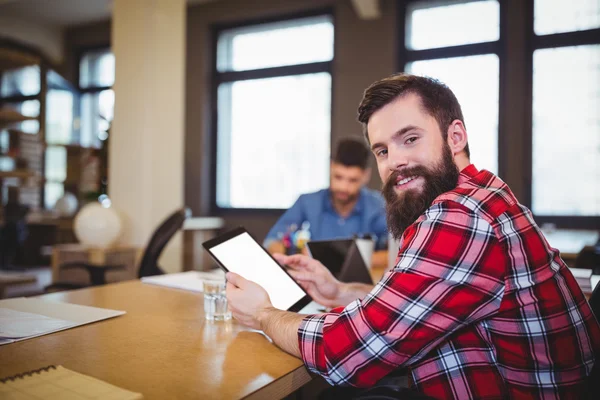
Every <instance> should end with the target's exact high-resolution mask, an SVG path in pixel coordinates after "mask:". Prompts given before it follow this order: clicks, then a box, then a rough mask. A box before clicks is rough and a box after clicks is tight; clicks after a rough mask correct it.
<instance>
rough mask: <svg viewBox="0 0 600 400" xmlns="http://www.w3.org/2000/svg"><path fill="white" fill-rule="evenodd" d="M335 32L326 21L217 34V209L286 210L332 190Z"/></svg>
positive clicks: (296, 21) (324, 18) (310, 19)
mask: <svg viewBox="0 0 600 400" xmlns="http://www.w3.org/2000/svg"><path fill="white" fill-rule="evenodd" d="M333 30H334V28H333V22H332V18H331V16H329V15H321V16H313V17H306V18H298V19H290V20H285V21H278V22H273V23H265V24H260V25H246V26H241V27H235V28H226V29H218V30H217V35H216V37H217V43H216V45H217V46H216V47H217V54H216V65H215V80H216V82H217V88H216V93H215V96H216V105H217V118H216V121H214V122H216V133H217V140H216V171H215V179H216V194H215V205H216V206H217V207H219V208H222V209H232V208H236V209H282V208H288V207H289V206H291V205H292V203H293V202H294V201H295V200H296V199H297V197H298V196H299V195H300V194H301V193H305V192H309V191H314V190H317V189H320V188H323V187H326V186H327V185H328V182H329V160H330V140H331V72H330V70H331V61H332V60H333V36H334V34H333ZM298 170H302V171H303V173H302V174H298V173H297V171H298Z"/></svg>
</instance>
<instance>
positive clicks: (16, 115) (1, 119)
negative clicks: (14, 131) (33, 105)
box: [0, 108, 37, 129]
mask: <svg viewBox="0 0 600 400" xmlns="http://www.w3.org/2000/svg"><path fill="white" fill-rule="evenodd" d="M35 119H37V117H26V116H24V115H23V114H21V113H20V112H18V111H15V110H13V109H11V108H0V129H4V128H6V127H8V126H9V125H12V124H15V123H18V122H23V121H29V120H35Z"/></svg>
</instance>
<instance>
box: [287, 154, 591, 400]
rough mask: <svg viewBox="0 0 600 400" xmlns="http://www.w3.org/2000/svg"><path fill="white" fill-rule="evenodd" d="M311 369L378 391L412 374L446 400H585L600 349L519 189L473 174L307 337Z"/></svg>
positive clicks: (318, 319)
mask: <svg viewBox="0 0 600 400" xmlns="http://www.w3.org/2000/svg"><path fill="white" fill-rule="evenodd" d="M298 336H299V343H300V351H301V353H302V358H303V360H304V362H305V364H306V365H307V367H308V368H309V369H310V370H311V371H312V372H315V373H317V374H319V375H322V376H323V377H325V379H327V380H328V381H329V383H331V384H335V385H353V386H358V387H369V386H372V385H373V384H375V383H376V382H377V381H379V380H380V379H381V378H383V377H384V376H386V375H387V374H389V373H390V372H392V371H394V370H397V369H399V368H408V369H409V370H410V373H411V374H412V379H413V382H414V384H415V386H416V388H417V389H418V390H419V391H421V392H422V393H424V394H426V395H429V396H432V397H434V398H436V399H461V400H462V399H490V398H494V399H496V398H519V399H521V398H532V399H533V398H535V399H541V398H543V399H554V398H562V399H566V398H573V399H579V398H581V396H582V391H583V386H584V382H585V379H586V376H587V375H588V374H589V373H590V371H591V369H592V366H593V364H594V352H595V351H598V350H600V327H599V325H598V322H597V321H596V319H595V318H594V316H593V314H592V311H591V309H590V307H589V305H588V303H587V301H586V300H585V297H584V296H583V294H582V292H581V290H580V288H579V286H578V285H577V283H576V282H575V279H574V278H573V276H572V275H571V273H570V272H569V270H568V268H567V267H566V265H565V263H564V262H563V261H562V260H561V258H560V256H559V252H558V250H556V249H553V248H551V247H550V245H549V244H548V242H547V241H546V239H545V238H544V236H543V235H542V233H541V231H540V229H539V228H538V227H537V225H536V224H535V222H534V221H533V218H532V215H531V212H530V211H529V210H528V209H527V208H525V207H524V206H523V205H521V204H519V203H518V202H517V200H516V198H515V196H514V195H513V194H512V192H511V191H510V189H509V188H508V186H507V185H506V184H505V183H504V182H503V181H501V180H500V179H499V178H498V177H496V176H495V175H493V174H491V173H490V172H488V171H485V170H482V171H481V172H479V171H477V169H476V168H475V167H474V166H473V165H470V166H468V167H467V168H465V169H464V170H463V171H462V172H461V175H460V179H459V184H458V186H457V188H456V189H454V190H452V191H450V192H447V193H444V194H443V195H441V196H439V197H438V198H436V200H435V201H434V202H433V204H432V205H431V207H430V208H429V209H428V210H427V211H426V212H425V213H424V214H423V215H422V216H420V217H419V219H418V220H417V221H415V223H414V224H412V225H411V226H410V227H409V228H408V229H407V230H406V231H405V232H404V235H403V237H402V244H401V246H400V250H399V253H398V260H397V263H396V266H395V268H393V269H392V270H391V271H389V272H387V273H386V274H385V275H384V276H383V278H382V279H381V281H380V282H379V283H378V284H377V285H376V286H375V288H374V289H373V290H372V291H371V293H369V294H368V295H367V296H366V297H365V298H364V299H359V300H356V301H354V302H352V303H350V304H349V305H348V306H346V307H345V308H344V309H343V310H341V311H340V312H339V313H327V314H323V315H315V316H309V317H307V318H305V319H304V321H303V322H302V324H301V326H300V329H299V331H298Z"/></svg>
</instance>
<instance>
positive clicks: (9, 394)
mask: <svg viewBox="0 0 600 400" xmlns="http://www.w3.org/2000/svg"><path fill="white" fill-rule="evenodd" d="M142 398H143V396H142V395H141V394H140V393H135V392H130V391H129V390H125V389H121V388H120V387H117V386H114V385H111V384H109V383H106V382H104V381H101V380H100V379H96V378H92V377H91V376H87V375H84V374H80V373H78V372H75V371H71V370H70V369H67V368H65V367H62V366H60V365H58V366H56V367H55V366H50V367H46V368H40V369H37V370H35V371H28V372H25V373H23V374H18V375H15V376H11V377H7V378H4V379H0V399H7V400H8V399H19V400H39V399H45V400H65V399H69V400H92V399H108V400H138V399H142Z"/></svg>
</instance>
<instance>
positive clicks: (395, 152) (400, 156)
mask: <svg viewBox="0 0 600 400" xmlns="http://www.w3.org/2000/svg"><path fill="white" fill-rule="evenodd" d="M407 164H408V157H407V154H406V152H405V151H403V150H402V149H399V148H394V146H391V147H390V148H388V168H389V169H390V171H397V170H399V169H402V168H403V167H406V165H407Z"/></svg>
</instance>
